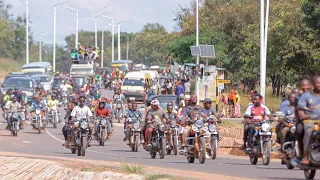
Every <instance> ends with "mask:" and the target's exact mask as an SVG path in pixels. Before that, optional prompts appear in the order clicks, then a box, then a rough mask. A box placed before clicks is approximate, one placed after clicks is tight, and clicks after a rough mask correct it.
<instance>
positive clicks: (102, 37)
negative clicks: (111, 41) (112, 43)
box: [101, 24, 113, 68]
mask: <svg viewBox="0 0 320 180" xmlns="http://www.w3.org/2000/svg"><path fill="white" fill-rule="evenodd" d="M108 27H112V28H113V24H109V25H108V26H105V27H104V28H103V29H102V35H101V68H103V54H104V29H106V28H108ZM112 50H113V47H112Z"/></svg>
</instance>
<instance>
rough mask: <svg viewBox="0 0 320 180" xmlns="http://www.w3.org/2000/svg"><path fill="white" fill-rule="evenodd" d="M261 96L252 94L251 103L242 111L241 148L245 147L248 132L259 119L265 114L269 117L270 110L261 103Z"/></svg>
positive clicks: (263, 117) (252, 129) (251, 130)
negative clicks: (243, 119) (243, 120)
mask: <svg viewBox="0 0 320 180" xmlns="http://www.w3.org/2000/svg"><path fill="white" fill-rule="evenodd" d="M261 100H262V96H261V95H260V94H254V95H253V96H252V101H253V104H252V105H250V106H248V107H247V109H246V111H245V113H244V118H245V122H244V131H243V145H242V147H241V149H245V148H246V147H247V140H248V135H250V136H252V134H249V132H253V131H254V128H255V126H256V125H257V124H259V122H260V121H262V120H264V119H265V116H268V117H269V119H270V118H271V112H270V110H269V109H268V107H267V106H265V105H263V104H262V102H261Z"/></svg>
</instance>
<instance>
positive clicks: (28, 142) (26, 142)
mask: <svg viewBox="0 0 320 180" xmlns="http://www.w3.org/2000/svg"><path fill="white" fill-rule="evenodd" d="M22 142H23V143H25V144H31V143H34V142H30V141H22Z"/></svg>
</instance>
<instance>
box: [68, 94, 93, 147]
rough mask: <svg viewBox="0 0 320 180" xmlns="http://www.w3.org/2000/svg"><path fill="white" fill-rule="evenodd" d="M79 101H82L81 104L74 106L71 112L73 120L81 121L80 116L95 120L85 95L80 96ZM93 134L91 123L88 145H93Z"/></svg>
mask: <svg viewBox="0 0 320 180" xmlns="http://www.w3.org/2000/svg"><path fill="white" fill-rule="evenodd" d="M79 102H80V105H79V106H76V107H74V108H73V110H72V112H71V117H72V121H79V120H80V118H82V117H86V118H88V121H89V122H90V121H91V122H93V115H92V112H91V110H90V108H89V107H88V106H86V105H85V103H86V101H85V97H83V96H80V97H79ZM91 136H92V124H91V123H90V126H89V139H88V146H89V147H90V146H91V144H90V141H91Z"/></svg>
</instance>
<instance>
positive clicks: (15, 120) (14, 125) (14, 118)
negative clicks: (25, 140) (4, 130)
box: [9, 112, 20, 136]
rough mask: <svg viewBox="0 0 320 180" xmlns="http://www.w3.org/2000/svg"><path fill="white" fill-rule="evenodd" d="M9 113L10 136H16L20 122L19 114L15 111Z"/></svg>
mask: <svg viewBox="0 0 320 180" xmlns="http://www.w3.org/2000/svg"><path fill="white" fill-rule="evenodd" d="M9 113H11V128H10V131H11V134H12V136H18V132H19V130H20V122H19V115H18V113H17V112H9Z"/></svg>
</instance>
